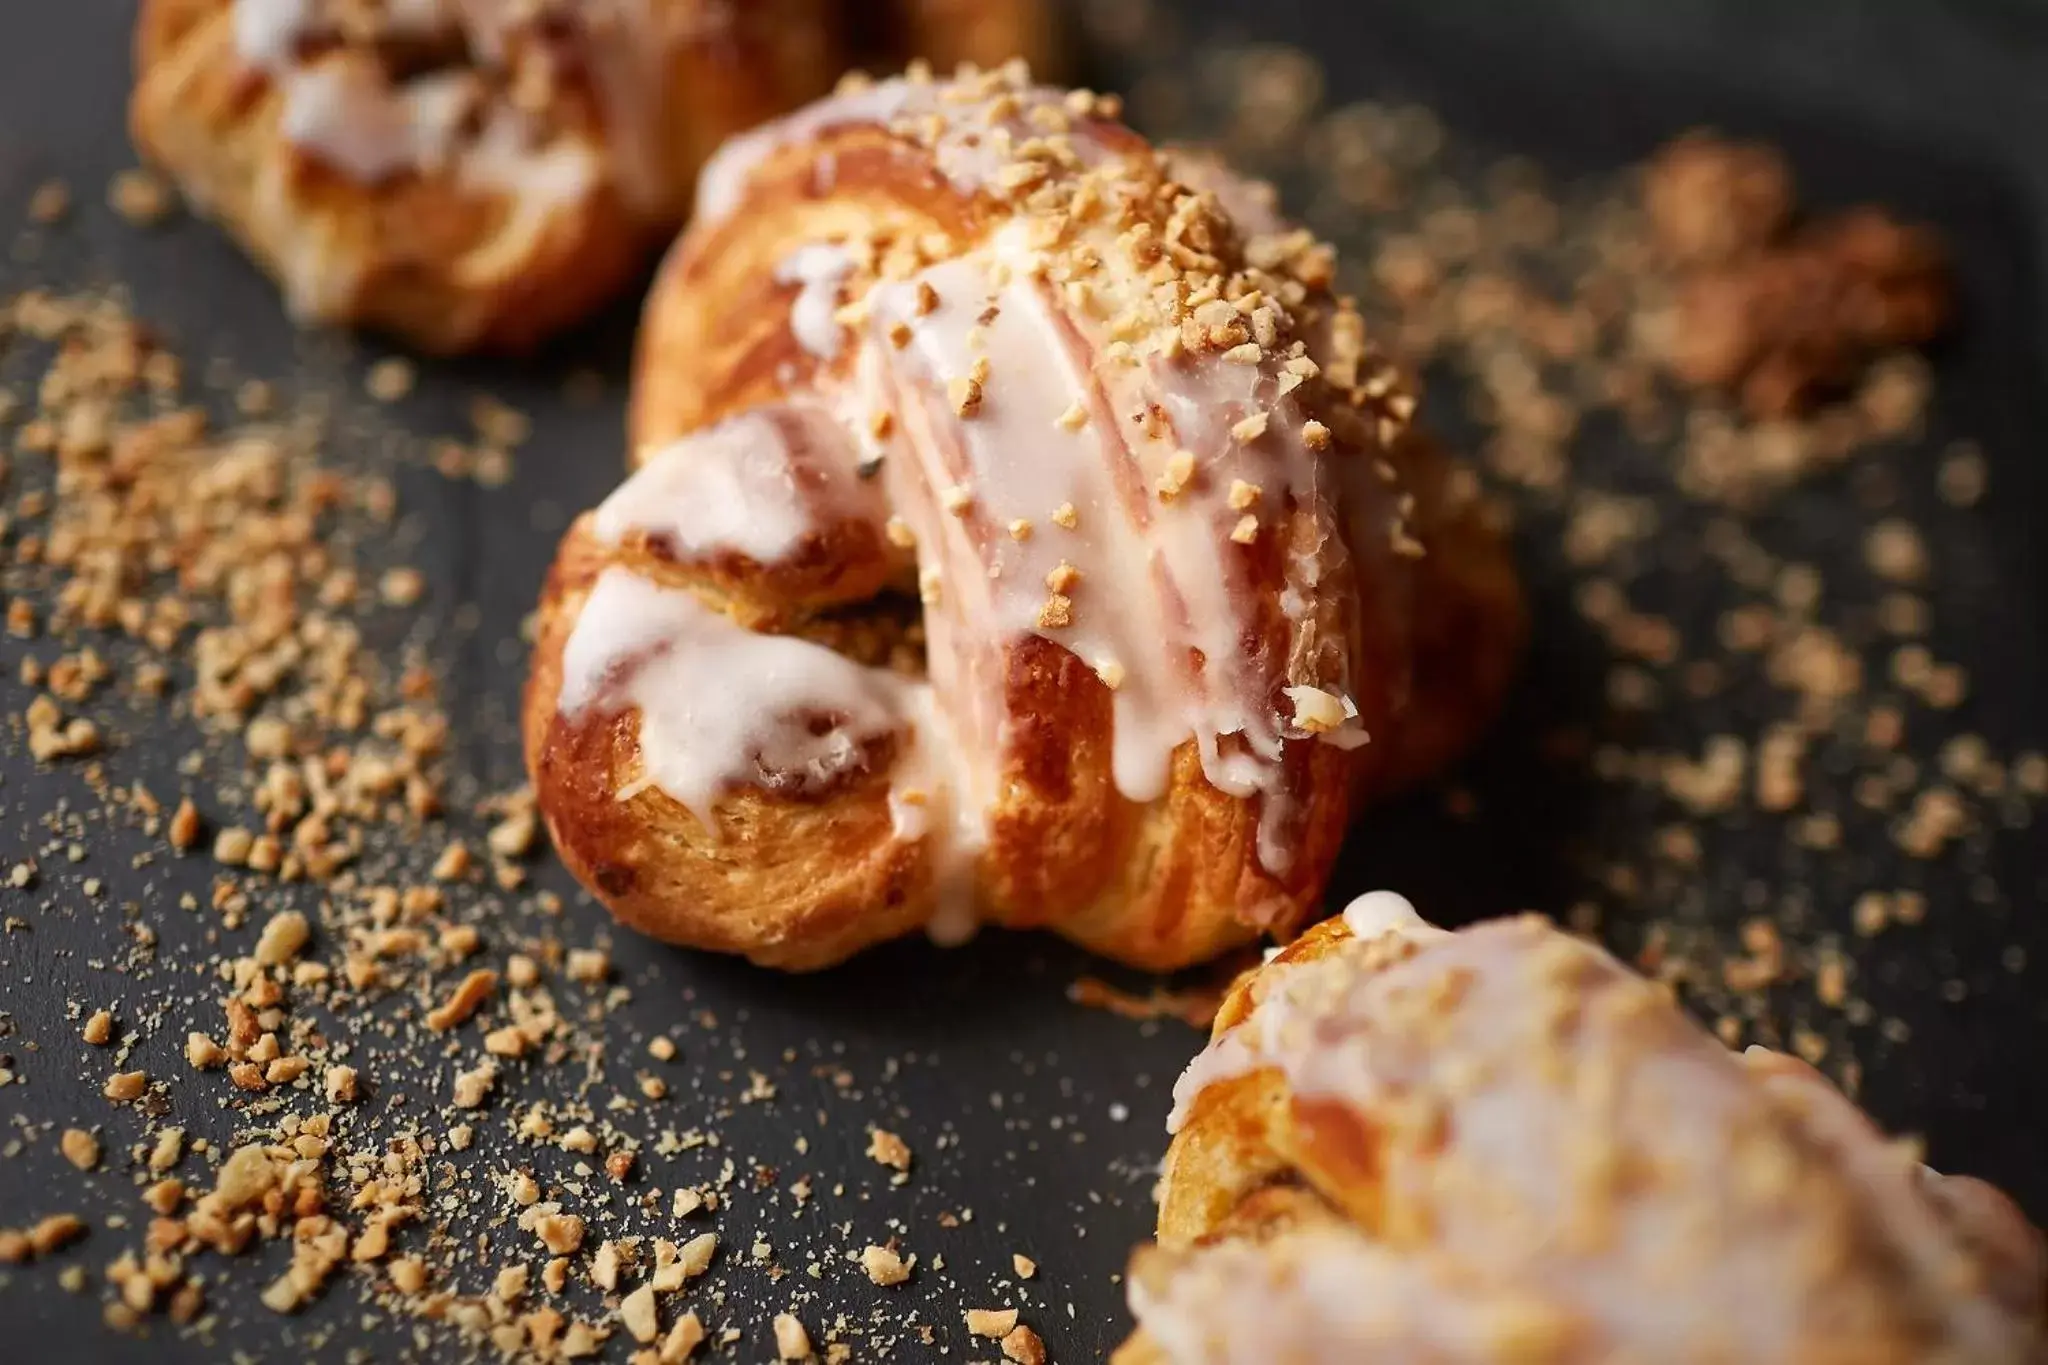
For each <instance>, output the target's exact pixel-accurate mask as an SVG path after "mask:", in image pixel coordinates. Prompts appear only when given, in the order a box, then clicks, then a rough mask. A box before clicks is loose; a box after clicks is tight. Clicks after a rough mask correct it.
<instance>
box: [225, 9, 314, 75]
mask: <svg viewBox="0 0 2048 1365" xmlns="http://www.w3.org/2000/svg"><path fill="white" fill-rule="evenodd" d="M318 16H319V0H235V9H234V15H233V22H234V26H235V51H236V52H238V53H240V54H241V57H242V59H243V60H244V61H246V62H248V63H249V64H250V65H252V66H255V67H259V68H261V69H263V70H265V71H279V70H282V69H283V68H284V67H285V66H286V65H288V64H289V63H290V62H291V61H292V59H293V58H294V57H295V56H296V55H297V51H298V44H299V38H300V36H301V35H302V34H304V33H305V32H306V31H307V30H308V29H310V28H311V27H313V25H314V22H315V21H316V19H317V18H318Z"/></svg>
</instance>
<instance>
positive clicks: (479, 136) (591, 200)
mask: <svg viewBox="0 0 2048 1365" xmlns="http://www.w3.org/2000/svg"><path fill="white" fill-rule="evenodd" d="M863 12H864V10H863V7H862V6H854V5H841V4H835V3H833V0H747V3H744V4H736V3H733V0H144V4H143V6H142V13H141V18H140V20H139V22H138V24H137V28H136V40H135V67H136V80H135V91H134V96H133V100H132V102H131V105H130V124H131V126H132V130H133V133H134V137H135V142H136V145H137V146H138V147H139V148H140V149H141V150H142V153H143V155H144V156H146V157H147V158H148V159H149V160H151V161H153V162H155V163H156V164H157V165H159V166H161V167H162V168H163V169H164V170H166V171H167V172H169V174H170V175H171V176H172V177H173V178H174V179H175V180H176V181H177V183H178V185H179V186H180V188H181V189H182V190H183V191H184V194H185V196H186V198H187V199H188V200H189V201H190V202H191V203H192V204H193V205H194V206H195V207H196V208H198V209H199V210H200V211H201V212H203V213H205V214H206V215H208V216H209V217H212V218H215V219H218V220H219V221H220V222H221V223H222V224H223V225H224V226H226V227H227V228H228V230H229V231H231V232H232V233H234V235H235V236H236V237H237V238H239V239H240V240H241V242H242V244H243V245H244V246H245V247H246V248H247V249H248V250H249V251H250V253H251V254H253V255H254V256H255V257H256V259H257V260H258V261H260V262H261V263H262V264H263V266H264V267H265V268H266V269H267V270H269V271H270V273H271V274H272V275H273V276H275V277H276V279H277V280H278V282H279V284H280V285H281V286H282V287H283V290H284V293H285V298H286V300H287V302H288V303H289V305H290V306H291V308H292V311H293V312H294V313H295V314H296V315H298V316H299V317H301V318H304V319H307V320H312V321H321V322H340V323H352V324H361V325H365V326H370V327H374V328H378V329H381V330H384V331H388V332H392V333H395V334H396V335H398V336H399V337H401V338H403V339H405V340H407V341H409V342H410V343H411V344H413V345H414V346H417V347H419V348H420V349H422V350H426V351H432V352H461V351H472V350H498V351H506V350H523V349H526V348H528V347H531V346H532V345H533V344H534V343H536V342H537V341H539V340H541V339H542V338H544V337H546V336H548V335H550V334H551V333H553V332H555V331H558V330H559V329H561V328H562V327H563V326H565V325H567V324H568V323H570V322H573V321H575V320H577V319H578V318H581V317H582V316H584V315H585V314H587V313H589V312H590V311H591V310H592V309H594V308H596V307H597V306H599V305H600V304H602V303H604V302H605V301H606V300H608V299H610V298H612V297H613V296H614V295H616V294H617V293H618V292H619V291H620V290H621V289H622V288H624V287H625V286H626V285H627V284H628V283H629V282H630V281H631V279H632V278H633V276H634V275H635V274H637V273H638V272H639V270H640V268H641V265H642V263H643V261H644V260H645V258H646V255H647V253H648V252H649V251H650V250H651V249H652V248H653V247H654V246H655V245H656V244H657V243H658V242H660V241H661V240H662V239H664V238H665V237H666V235H667V234H668V233H669V232H671V231H673V230H674V228H675V226H676V225H677V224H678V223H680V222H681V221H682V220H683V218H684V216H685V215H686V213H687V211H688V207H689V202H688V201H689V189H690V186H691V183H692V181H693V180H694V178H695V176H696V173H697V170H698V168H699V167H700V166H701V165H702V163H703V161H704V159H705V158H706V157H707V156H708V155H709V154H710V153H711V151H712V150H713V149H714V148H716V147H717V146H718V145H719V144H720V143H721V142H723V141H724V140H725V139H726V137H727V136H729V135H730V134H732V133H735V132H738V131H739V130H741V129H744V128H748V127H751V126H753V125H754V124H756V123H759V122H760V121H762V120H763V119H766V118H769V117H771V116H773V115H776V114H780V113H783V112H784V111H786V110H788V109H791V108H793V107H795V106H796V105H799V104H801V103H803V102H804V101H805V100H807V99H810V98H811V97H813V96H815V95H819V94H822V93H824V92H825V90H826V89H827V88H829V86H830V84H831V82H832V80H833V79H834V78H835V77H836V76H837V75H838V73H839V72H840V70H841V69H842V68H843V67H844V66H846V65H847V63H848V61H849V59H850V57H851V56H852V55H853V54H852V52H851V51H850V49H849V47H848V44H849V42H850V41H852V40H854V39H855V38H856V37H857V36H858V35H857V34H856V33H855V32H854V31H853V30H854V28H855V25H854V22H853V21H854V20H855V19H857V18H859V17H860V16H861V14H862V13H863ZM886 14H887V19H888V22H889V24H890V26H891V31H890V32H889V33H888V34H886V35H883V37H884V38H885V40H886V42H887V44H888V51H890V52H891V53H893V54H895V56H896V58H897V59H898V60H900V59H901V57H902V56H903V55H905V54H923V55H925V56H927V57H929V58H931V59H932V60H934V61H937V62H940V63H942V64H943V65H945V66H947V67H948V68H950V67H951V66H953V65H955V64H957V63H959V62H963V61H967V62H977V63H981V64H984V65H986V64H990V63H993V62H997V61H1001V60H1005V59H1007V58H1010V57H1013V56H1018V55H1024V56H1036V55H1039V54H1041V53H1043V52H1045V51H1047V50H1048V49H1049V46H1050V44H1051V41H1052V39H1051V28H1050V26H1049V22H1048V18H1047V14H1046V12H1045V10H1044V8H1043V6H1042V5H1040V4H1039V3H1038V2H1037V0H999V2H998V0H990V3H985V4H984V3H962V0H901V3H900V4H899V5H898V6H896V7H894V8H893V9H890V10H889V11H887V12H886Z"/></svg>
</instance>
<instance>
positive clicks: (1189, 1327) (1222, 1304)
mask: <svg viewBox="0 0 2048 1365" xmlns="http://www.w3.org/2000/svg"><path fill="white" fill-rule="evenodd" d="M1174 1098H1175V1113H1174V1116H1173V1119H1172V1121H1171V1125H1170V1126H1172V1127H1174V1128H1176V1129H1177V1132H1176V1135H1175V1137H1174V1140H1173V1145H1172V1147H1171V1149H1170V1150H1169V1151H1168V1154H1167V1158H1166V1164H1165V1169H1164V1175H1163V1178H1162V1181H1161V1194H1162V1201H1161V1206H1160V1214H1159V1242H1158V1245H1157V1246H1155V1247H1151V1248H1147V1249H1146V1250H1144V1251H1141V1252H1140V1253H1139V1256H1138V1259H1137V1261H1136V1263H1135V1265H1134V1266H1133V1270H1132V1276H1131V1281H1130V1297H1131V1304H1132V1308H1133V1310H1134V1312H1135V1313H1136V1315H1137V1318H1138V1321H1139V1324H1140V1330H1139V1332H1138V1334H1137V1336H1136V1337H1134V1338H1133V1339H1132V1341H1131V1342H1130V1343H1128V1344H1127V1345H1126V1346H1125V1347H1124V1348H1123V1349H1122V1350H1121V1351H1120V1352H1119V1353H1118V1354H1117V1356H1116V1357H1115V1359H1116V1362H1117V1365H1230V1362H1260V1363H1261V1365H1264V1363H1265V1362H1280V1361H1286V1362H1299V1363H1300V1365H1312V1363H1313V1362H1317V1361H1331V1362H1353V1361H1378V1360H1385V1361H1401V1362H1413V1361H1430V1362H1443V1365H1466V1363H1469V1365H1496V1363H1498V1365H1586V1363H1588V1362H1622V1361H1629V1362H1635V1361H1658V1362H1670V1363H1671V1365H1692V1363H1694V1362H1698V1363H1699V1365H1709V1363H1712V1365H1719V1363H1720V1362H1733V1361H1742V1362H1749V1363H1750V1365H1771V1363H1772V1362H1783V1363H1785V1365H1851V1362H1855V1363H1856V1365H1891V1363H1895V1365H1908V1363H1909V1362H1910V1363H1911V1365H1933V1363H1935V1362H1943V1363H1953V1365H1962V1363H1963V1362H1972V1363H1973V1365H1997V1363H1998V1362H2013V1363H2014V1365H2018V1363H2019V1362H2029V1361H2038V1360H2040V1359H2042V1354H2041V1353H2042V1352H2043V1351H2044V1350H2048V1337H2044V1335H2043V1306H2044V1305H2043V1286H2044V1283H2048V1281H2044V1272H2048V1260H2044V1253H2043V1246H2042V1243H2041V1240H2040V1238H2039V1236H2038V1234H2036V1233H2035V1231H2034V1230H2033V1229H2032V1228H2031V1227H2029V1226H2028V1225H2027V1223H2026V1222H2025V1220H2024V1219H2023V1217H2022V1216H2021V1215H2020V1213H2019V1212H2018V1210H2016V1209H2015V1208H2014V1207H2013V1206H2012V1204H2011V1203H2010V1202H2008V1201H2007V1200H2006V1199H2005V1198H2004V1196H2002V1195H2000V1194H1999V1193H1998V1192H1997V1191H1995V1190H1993V1189H1992V1188H1991V1187H1989V1186H1987V1185H1984V1184H1982V1183H1981V1182H1978V1181H1974V1180H1969V1179H1962V1178H1956V1177H1945V1176H1941V1175H1938V1174H1935V1173H1934V1172H1932V1171H1931V1170H1929V1169H1928V1168H1926V1167H1924V1166H1922V1165H1920V1164H1919V1162H1918V1160H1917V1157H1916V1155H1915V1153H1914V1151H1913V1150H1912V1149H1911V1148H1910V1146H1909V1145H1907V1144H1901V1143H1894V1142H1890V1141H1887V1140H1886V1139H1885V1138H1884V1136H1883V1135H1882V1134H1881V1133H1880V1132H1879V1131H1878V1130H1877V1129H1876V1128H1875V1127H1874V1126H1873V1125H1872V1124H1871V1123H1870V1121H1869V1120H1868V1119H1866V1118H1865V1117H1864V1116H1863V1115H1862V1114H1861V1113H1859V1112H1858V1111H1857V1110H1856V1108H1855V1106H1854V1105H1852V1104H1851V1103H1850V1102H1849V1101H1848V1100H1847V1099H1845V1098H1844V1097H1843V1096H1842V1095H1841V1093H1840V1092H1839V1091H1837V1090H1835V1089H1834V1088H1833V1087H1832V1086H1831V1085H1829V1084H1828V1082H1827V1081H1826V1080H1825V1079H1824V1078H1823V1077H1821V1076H1820V1074H1819V1073H1818V1072H1815V1071H1814V1070H1812V1069H1811V1068H1810V1067H1808V1066H1806V1065H1805V1064H1804V1063H1803V1062H1799V1061H1796V1060H1794V1059H1792V1058H1789V1057H1786V1056H1782V1055H1780V1054H1776V1053H1772V1052H1767V1051H1765V1050H1763V1049H1761V1048H1752V1049H1751V1050H1750V1051H1749V1052H1748V1053H1746V1054H1743V1055H1739V1056H1738V1055H1736V1054H1733V1053H1730V1052H1728V1051H1726V1050H1725V1049H1723V1048H1722V1047H1721V1045H1720V1044H1719V1043H1718V1042H1716V1041H1715V1040H1714V1039H1713V1038H1712V1037H1710V1036H1709V1035H1708V1034H1707V1033H1706V1032H1705V1031H1704V1030H1702V1029H1700V1028H1698V1027H1697V1026H1696V1025H1694V1024H1693V1023H1692V1022H1691V1021H1690V1020H1689V1019H1688V1018H1687V1017H1686V1016H1685V1015H1684V1014H1683V1013H1682V1012H1681V1011H1680V1010H1679V1009H1678V1007H1677V1006H1676V1005H1675V1003H1674V1002H1673V1001H1672V1000H1671V998H1670V996H1669V995H1668V993H1667V992H1665V991H1664V990H1662V989H1661V988H1659V987H1657V986H1654V985H1652V984H1651V983H1649V982H1647V981H1644V980H1643V979H1641V978H1639V977H1637V976H1635V975H1634V974H1632V973H1630V972H1629V971H1627V970H1626V969H1625V968H1623V967H1622V966H1621V965H1620V964H1619V963H1617V962H1615V961H1614V960H1613V959H1612V958H1610V957H1608V956H1607V955H1606V954H1605V953H1603V952H1601V951H1600V950H1599V949H1597V948H1595V947H1593V946H1591V945H1589V944H1587V943H1584V942H1582V941H1580V940H1578V939H1575V938H1572V937H1569V936H1567V935H1564V934H1561V933H1559V932H1557V931H1555V930H1553V929H1552V928H1550V927H1549V926H1548V925H1547V924H1546V923H1545V922H1543V921H1542V920H1541V919H1539V918H1537V917H1535V916H1528V917H1524V918H1519V919H1508V920H1497V921H1494V922H1491V923H1487V924H1482V925H1479V926H1477V927H1475V928H1471V929H1467V930H1464V931H1463V932H1460V933H1457V934H1446V933H1444V932H1442V931H1441V930H1436V929H1433V928H1430V927H1429V926H1427V925H1424V924H1423V923H1422V922H1421V921H1420V920H1418V919H1416V918H1415V916H1414V912H1413V910H1412V909H1410V908H1409V907H1408V905H1407V903H1406V902H1405V901H1403V900H1402V899H1401V898H1400V897H1398V896H1393V895H1391V894H1390V893H1385V892H1380V893H1375V894H1374V895H1372V896H1368V897H1364V898H1362V899H1361V900H1360V901H1358V902H1356V903H1354V905H1353V906H1352V908H1351V909H1350V910H1349V911H1347V912H1346V914H1345V916H1344V917H1343V918H1340V919H1336V920H1332V921H1330V922H1329V923H1327V924H1325V925H1319V926H1318V927H1316V928H1315V929H1313V930H1311V931H1310V932H1309V933H1308V934H1306V935H1305V936H1303V937H1302V938H1301V939H1300V940H1298V941H1297V942H1295V943H1294V944H1293V945H1291V946H1290V947H1288V948H1287V949H1286V950H1284V951H1283V952H1281V953H1280V954H1279V955H1278V957H1277V958H1275V959H1274V960H1273V961H1272V962H1270V963H1268V964H1267V965H1265V966H1263V967H1260V968H1258V969H1257V970H1255V971H1252V972H1249V973H1247V974H1246V975H1245V976H1244V977H1242V978H1240V979H1239V981H1238V983H1237V985H1236V986H1235V987H1234V988H1233V989H1232V991H1231V993H1230V995H1229V996H1228V997H1227V998H1226V1000H1225V1002H1224V1006H1223V1009H1222V1011H1221V1013H1220V1014H1219V1015H1218V1017H1217V1020H1216V1030H1215V1036H1214V1039H1213V1041H1212V1042H1211V1043H1210V1045H1209V1047H1208V1049H1207V1050H1206V1051H1205V1052H1204V1053H1203V1054H1202V1055H1201V1056H1200V1057H1198V1058H1197V1059H1196V1060H1195V1062H1194V1064H1193V1065H1191V1066H1190V1067H1189V1068H1188V1071H1187V1074H1186V1075H1185V1076H1183V1077H1182V1079H1181V1082H1180V1084H1179V1085H1178V1086H1176V1088H1175V1096H1174Z"/></svg>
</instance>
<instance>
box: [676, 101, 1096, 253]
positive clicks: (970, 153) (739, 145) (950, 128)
mask: <svg viewBox="0 0 2048 1365" xmlns="http://www.w3.org/2000/svg"><path fill="white" fill-rule="evenodd" d="M995 98H1004V99H1005V100H1006V107H1009V106H1014V108H1011V109H1010V112H1009V113H1008V114H1007V115H1006V116H1005V117H1002V118H996V119H991V118H990V117H989V110H990V107H991V105H992V104H993V103H994V101H995ZM1061 103H1062V96H1061V95H1060V94H1059V93H1058V92H1057V91H1054V90H1050V89H1046V88H1043V87H1028V88H1025V89H1022V90H1014V91H1006V92H1005V93H1004V95H1003V96H999V97H983V98H972V97H965V96H963V95H962V94H961V92H960V91H959V89H958V88H957V87H949V86H945V85H940V84H934V83H932V82H929V81H912V80H908V79H905V78H902V77H897V78H895V79H893V80H886V81H874V82H869V83H866V84H855V85H849V86H846V87H843V88H842V89H841V90H840V91H839V93H837V94H835V95H832V96H830V97H829V98H826V99H822V100H817V101H815V102H813V103H811V104H809V105H806V106H805V107H804V108H802V109H799V110H797V111H796V112H795V113H793V114H790V115H788V116H787V117H784V118H780V119H776V120H774V121H773V122H770V123H764V124H762V125H761V126H760V127H759V128H755V129H753V130H751V131H749V132H745V133H741V134H740V135H739V136H737V137H734V138H731V139H729V140H728V141H727V142H726V143H725V145H724V146H723V147H720V148H719V149H718V151H717V152H716V153H715V154H714V155H713V156H712V157H711V159H710V160H709V161H707V162H705V163H704V169H703V170H702V171H701V172H700V173H699V174H698V177H697V199H696V213H697V221H698V223H700V224H712V223H717V222H719V221H721V220H723V219H726V218H729V217H731V216H732V214H733V211H734V210H735V209H737V208H738V207H739V205H740V201H741V199H743V198H744V197H745V195H746V191H747V184H748V181H749V180H750V179H751V178H752V177H753V174H754V172H755V171H757V170H759V169H760V168H761V166H762V164H763V163H765V162H767V161H768V160H769V159H770V158H772V157H773V156H774V155H775V154H776V153H777V152H779V151H781V150H783V149H784V148H786V147H794V146H798V145H801V144H803V143H806V142H809V141H811V140H812V139H814V138H817V137H820V136H823V135H824V134H826V133H829V132H831V131H833V130H834V129H837V128H850V127H856V126H859V125H862V124H873V125H876V126H879V127H884V128H887V127H896V126H908V125H910V124H913V123H915V124H919V125H921V126H922V127H924V128H926V129H928V130H929V131H931V132H932V133H934V134H935V135H936V136H935V137H934V140H933V143H932V146H931V147H930V149H929V150H930V155H931V157H932V160H933V161H934V162H935V163H936V165H937V166H938V169H939V173H940V174H941V175H943V176H945V178H946V180H947V182H948V183H949V184H951V185H952V186H953V188H955V189H957V190H960V191H962V192H963V193H967V194H972V193H975V192H977V191H980V190H984V189H987V188H989V187H990V185H991V184H992V183H993V182H994V181H995V179H996V177H997V176H998V175H999V174H1000V172H1001V171H1002V170H1003V168H1004V167H1005V166H1006V165H1007V164H1008V162H1009V154H1010V150H1011V148H1012V147H1014V146H1015V145H1016V144H1017V143H1018V142H1022V141H1024V140H1026V139H1028V138H1030V137H1033V136H1037V135H1039V134H1040V133H1042V132H1043V129H1040V128H1038V127H1036V126H1034V124H1033V123H1032V119H1031V116H1032V111H1033V110H1034V109H1041V108H1051V107H1057V106H1059V105H1060V104H1061ZM1068 132H1069V135H1070V136H1071V137H1072V148H1073V152H1074V155H1075V156H1076V158H1077V159H1078V160H1079V162H1080V163H1081V164H1082V165H1096V164H1099V163H1100V162H1102V161H1104V160H1107V159H1108V158H1109V157H1110V156H1112V155H1113V154H1114V153H1115V150H1116V140H1115V139H1114V138H1113V137H1112V136H1111V135H1110V134H1109V125H1106V124H1098V123H1093V122H1090V121H1086V120H1081V121H1076V122H1075V123H1074V124H1073V126H1072V127H1071V128H1070V129H1069V130H1068ZM1128 136H1129V135H1128V134H1126V135H1125V137H1126V138H1128Z"/></svg>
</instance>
